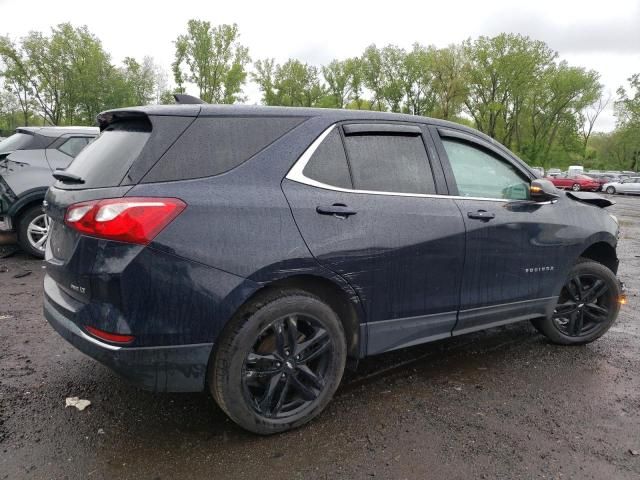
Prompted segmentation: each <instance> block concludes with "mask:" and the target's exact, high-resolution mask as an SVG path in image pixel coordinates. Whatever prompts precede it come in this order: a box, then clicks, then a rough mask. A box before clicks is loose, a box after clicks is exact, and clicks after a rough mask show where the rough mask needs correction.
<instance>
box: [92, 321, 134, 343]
mask: <svg viewBox="0 0 640 480" xmlns="http://www.w3.org/2000/svg"><path fill="white" fill-rule="evenodd" d="M84 328H85V330H86V331H87V332H89V333H90V334H91V335H93V336H94V337H96V338H99V339H100V340H106V341H107V342H111V343H131V342H133V341H134V340H135V339H136V337H134V336H133V335H124V334H122V333H112V332H105V331H104V330H100V329H99V328H96V327H90V326H88V325H85V327H84Z"/></svg>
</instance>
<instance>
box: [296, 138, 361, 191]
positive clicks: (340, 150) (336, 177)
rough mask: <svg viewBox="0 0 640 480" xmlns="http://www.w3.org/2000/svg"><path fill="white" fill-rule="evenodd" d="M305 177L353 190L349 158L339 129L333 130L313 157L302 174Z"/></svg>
mask: <svg viewBox="0 0 640 480" xmlns="http://www.w3.org/2000/svg"><path fill="white" fill-rule="evenodd" d="M302 173H303V174H304V176H305V177H307V178H310V179H312V180H315V181H317V182H320V183H324V184H326V185H331V186H334V187H340V188H353V186H352V185H351V177H350V175H349V166H348V165H347V157H346V155H345V153H344V147H343V146H342V139H341V138H340V133H339V132H338V130H337V129H335V128H334V129H333V130H331V132H330V133H329V135H327V137H326V138H325V139H324V141H323V142H322V143H321V144H320V146H319V147H318V148H317V149H316V151H315V152H314V153H313V155H312V156H311V159H310V160H309V163H307V165H306V166H305V167H304V170H303V172H302Z"/></svg>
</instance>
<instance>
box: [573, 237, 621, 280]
mask: <svg viewBox="0 0 640 480" xmlns="http://www.w3.org/2000/svg"><path fill="white" fill-rule="evenodd" d="M580 257H582V258H588V259H590V260H593V261H595V262H598V263H601V264H602V265H604V266H605V267H607V268H608V269H609V270H611V271H612V272H613V273H614V274H616V273H617V272H618V255H617V254H616V249H615V248H614V247H613V246H612V245H611V244H610V243H608V242H605V241H598V242H595V243H592V244H591V245H589V246H588V247H587V248H586V249H585V250H584V251H583V252H582V253H581V254H580Z"/></svg>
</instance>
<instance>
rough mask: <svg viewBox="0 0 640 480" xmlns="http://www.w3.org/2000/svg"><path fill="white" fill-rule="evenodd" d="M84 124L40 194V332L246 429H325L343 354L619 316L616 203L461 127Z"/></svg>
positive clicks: (291, 122) (361, 117)
mask: <svg viewBox="0 0 640 480" xmlns="http://www.w3.org/2000/svg"><path fill="white" fill-rule="evenodd" d="M98 120H99V124H100V128H101V134H100V136H99V137H98V139H97V140H96V141H94V142H93V143H91V144H90V145H89V146H88V147H87V148H86V149H85V150H83V151H82V153H80V155H79V156H78V157H77V159H76V160H75V161H74V162H73V163H72V164H71V165H70V166H69V167H68V168H67V169H66V170H65V171H60V172H56V175H55V176H56V178H57V179H58V181H57V183H56V184H55V185H54V186H53V187H52V188H51V189H50V190H49V192H48V194H47V197H46V207H45V208H46V212H47V214H48V215H49V216H50V218H51V220H52V227H51V233H50V238H49V242H48V245H47V251H46V265H47V275H46V277H45V281H44V289H45V300H44V313H45V316H46V318H47V319H48V321H49V322H50V323H51V325H52V326H53V327H54V328H55V329H56V330H57V331H58V332H59V333H60V334H61V335H62V336H63V337H64V338H66V339H67V340H68V341H70V342H71V343H72V344H73V345H75V346H76V347H77V348H79V349H80V350H82V351H83V352H85V353H86V354H88V355H90V356H91V357H93V358H95V359H97V360H99V361H101V362H103V363H104V364H106V365H108V366H110V367H111V368H113V369H114V370H116V371H117V372H119V373H120V374H122V375H123V376H124V377H126V378H128V379H129V380H132V381H133V382H135V383H136V384H138V385H139V386H142V387H144V388H148V389H152V390H156V391H202V390H205V389H209V390H210V391H211V393H212V394H213V396H214V398H215V399H216V401H217V402H218V404H219V405H220V407H221V408H222V409H223V410H224V411H225V412H226V413H227V414H228V415H229V416H230V417H231V418H232V419H233V420H234V421H235V422H237V423H238V424H240V425H241V426H242V427H244V428H246V429H248V430H251V431H253V432H257V433H261V434H268V433H275V432H279V431H283V430H287V429H289V428H293V427H296V426H299V425H302V424H304V423H305V422H308V421H309V420H310V419H312V418H313V417H314V416H316V415H317V414H319V413H320V412H321V411H322V410H323V408H324V407H325V406H326V405H327V403H328V402H329V400H330V399H331V397H332V395H333V394H334V392H335V391H336V388H337V387H338V385H339V383H340V380H341V378H342V374H343V370H344V368H345V365H346V363H347V361H348V359H351V360H357V359H359V358H363V357H365V356H368V355H375V354H378V353H382V352H386V351H389V350H393V349H397V348H402V347H407V346H410V345H416V344H419V343H424V342H429V341H433V340H438V339H443V338H448V337H451V336H456V335H461V334H464V333H467V332H473V331H477V330H481V329H486V328H489V327H495V326H497V325H504V324H506V323H510V322H515V321H521V320H531V321H533V323H534V325H535V326H536V328H537V329H538V330H540V331H541V332H542V333H543V334H545V335H546V336H547V337H549V339H550V340H551V341H553V342H556V343H560V344H583V343H586V342H590V341H593V340H595V339H596V338H598V337H599V336H601V335H602V334H603V333H604V332H605V331H606V330H607V329H608V328H609V327H610V326H611V324H612V323H613V322H614V321H615V319H616V316H617V314H618V310H619V303H620V302H621V301H622V291H621V286H620V284H619V282H618V281H617V279H616V276H615V273H616V270H617V266H618V260H617V257H616V243H617V236H618V224H617V221H616V219H615V217H613V216H611V215H609V214H608V213H607V212H606V211H605V210H603V208H602V207H604V206H606V205H607V204H608V203H609V202H608V201H607V200H605V199H603V198H601V197H599V196H597V195H596V194H592V193H585V192H560V191H558V190H556V189H555V188H554V187H553V185H551V184H550V183H549V182H546V181H545V180H540V179H537V178H536V174H535V173H533V172H532V171H531V170H530V169H529V168H528V167H527V166H526V165H525V164H524V163H523V162H522V161H520V160H519V159H518V158H516V157H515V156H514V155H513V154H512V153H510V152H509V151H508V150H507V149H505V148H504V147H502V146H501V145H499V144H497V143H496V142H495V141H494V140H492V139H491V138H489V137H487V136H485V135H483V134H480V133H478V132H477V131H475V130H472V129H470V128H466V127H463V126H460V125H457V124H453V123H449V122H444V121H440V120H432V119H428V118H423V117H415V116H408V115H396V114H387V113H378V112H365V111H348V110H321V109H291V108H268V107H249V106H212V105H172V106H153V107H140V108H130V109H121V110H112V111H108V112H105V113H103V114H101V115H100V116H99V118H98ZM351 363H355V361H354V362H350V364H351Z"/></svg>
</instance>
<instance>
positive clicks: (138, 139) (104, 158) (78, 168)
mask: <svg viewBox="0 0 640 480" xmlns="http://www.w3.org/2000/svg"><path fill="white" fill-rule="evenodd" d="M150 130H151V127H150V125H149V124H148V123H146V122H135V123H134V122H119V123H114V124H112V125H110V126H109V127H107V128H106V129H105V130H104V131H103V132H102V133H101V134H100V136H99V137H98V138H96V139H95V140H94V141H93V142H91V143H90V144H89V145H87V147H86V148H85V149H83V150H82V151H81V152H80V153H79V154H78V156H77V157H76V158H75V160H73V161H72V162H71V164H70V165H69V166H68V167H67V169H66V171H67V172H69V173H72V174H74V175H78V176H79V177H80V178H82V179H83V180H84V181H85V183H84V184H82V187H83V188H98V187H113V186H115V185H119V184H120V182H121V181H122V179H123V178H124V176H125V174H126V173H127V171H128V170H129V167H130V166H131V164H132V163H133V161H134V160H135V159H136V158H137V157H138V155H140V152H141V151H142V149H143V147H144V145H145V143H147V140H148V139H149V136H150V135H151V131H150ZM58 183H59V184H60V182H58ZM71 187H73V185H71Z"/></svg>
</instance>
